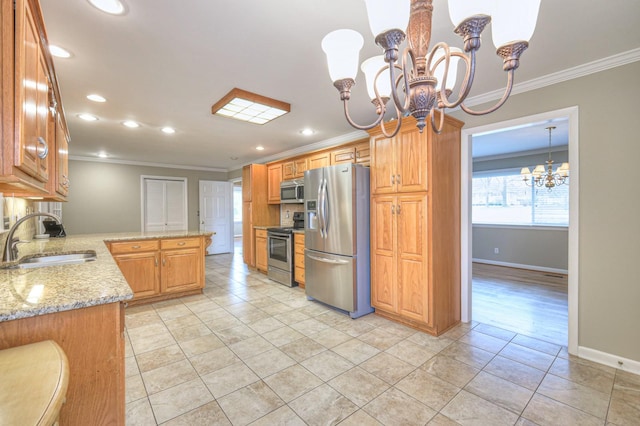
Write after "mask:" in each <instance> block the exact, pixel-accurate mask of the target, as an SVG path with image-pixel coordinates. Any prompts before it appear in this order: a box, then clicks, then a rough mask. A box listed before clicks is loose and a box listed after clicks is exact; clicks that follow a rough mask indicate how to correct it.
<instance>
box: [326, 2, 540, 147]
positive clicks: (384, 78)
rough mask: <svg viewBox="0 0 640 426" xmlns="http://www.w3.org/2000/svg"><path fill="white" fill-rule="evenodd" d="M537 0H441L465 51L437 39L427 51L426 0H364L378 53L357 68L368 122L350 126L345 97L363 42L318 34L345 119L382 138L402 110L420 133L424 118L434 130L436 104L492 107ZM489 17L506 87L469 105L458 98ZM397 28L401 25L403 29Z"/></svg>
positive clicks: (531, 24)
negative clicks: (390, 118) (390, 107)
mask: <svg viewBox="0 0 640 426" xmlns="http://www.w3.org/2000/svg"><path fill="white" fill-rule="evenodd" d="M540 1H541V0H518V1H515V0H473V1H470V0H448V3H449V15H450V17H451V20H452V21H453V25H454V26H455V29H454V32H455V33H456V34H458V35H460V36H461V37H462V38H463V40H464V52H466V54H465V53H463V52H462V50H460V49H457V48H450V47H449V46H448V45H447V44H446V43H442V42H441V43H437V44H435V46H434V47H433V49H431V51H429V43H430V41H431V19H432V13H433V5H432V0H365V2H366V7H367V15H368V18H369V26H370V27H371V32H372V33H373V35H374V36H375V42H376V44H377V45H378V46H380V47H382V49H383V50H384V55H381V56H374V57H372V58H369V59H367V60H366V61H364V62H363V64H362V67H361V69H362V72H363V73H364V74H365V79H366V85H367V91H368V94H369V97H370V98H371V102H372V103H373V104H374V106H375V108H376V113H377V115H378V117H377V118H376V119H375V121H374V122H373V123H371V124H369V125H364V126H362V125H358V124H356V123H355V122H354V121H353V120H352V119H351V116H350V115H349V107H348V101H349V99H350V97H351V88H352V87H353V85H354V84H355V77H356V74H357V73H358V61H359V58H358V56H359V52H360V49H361V48H362V46H363V44H364V40H363V38H362V36H361V35H360V34H359V33H358V32H356V31H353V30H346V29H342V30H336V31H333V32H331V33H329V34H327V35H326V36H325V37H324V39H323V40H322V49H323V50H324V52H325V53H326V55H327V62H328V65H329V74H330V76H331V79H332V80H333V85H334V86H335V87H336V88H337V89H338V91H339V92H340V100H342V101H343V103H344V112H345V116H346V118H347V121H348V122H349V124H351V125H352V126H353V127H355V128H356V129H361V130H368V129H371V128H373V127H375V126H377V125H380V126H381V129H382V132H383V133H384V135H385V136H386V137H393V136H395V135H396V134H397V133H398V130H399V129H400V125H401V123H402V117H403V115H409V114H411V115H413V116H414V117H415V118H416V120H417V126H418V128H419V129H420V131H421V132H422V129H423V128H424V126H425V125H426V120H427V119H428V118H429V119H430V121H431V126H432V127H433V130H434V131H435V132H437V133H440V131H442V127H443V124H444V114H440V120H439V122H438V123H436V118H435V115H434V111H436V110H438V111H440V112H442V113H444V109H445V108H456V107H458V106H459V107H460V108H462V110H464V111H465V112H467V113H469V114H473V115H483V114H488V113H490V112H493V111H495V110H497V109H498V108H500V106H502V105H503V104H504V103H505V101H506V100H507V98H508V97H509V94H510V93H511V89H512V88H513V74H514V72H515V70H516V69H517V68H518V65H519V64H520V55H521V54H522V52H523V51H524V50H525V49H526V48H527V47H528V46H529V42H528V41H529V39H530V38H531V36H532V35H533V31H534V29H535V26H536V21H537V19H538V10H539V8H540ZM492 17H493V21H492ZM489 22H493V27H492V33H493V42H494V44H495V45H496V47H497V49H498V50H497V52H496V53H497V54H498V56H500V57H501V58H502V60H503V66H502V69H503V70H504V71H506V72H507V86H506V88H505V91H504V94H503V96H502V98H501V99H500V100H499V101H498V102H497V103H496V104H495V105H494V106H493V107H491V108H489V109H486V110H483V111H474V110H472V109H470V108H469V107H467V106H466V105H464V103H463V102H464V100H465V99H466V97H467V96H468V94H469V91H470V90H471V86H472V85H473V79H474V74H475V67H476V51H477V50H478V49H479V48H480V34H481V33H482V31H483V30H484V28H485V26H486V25H487V24H489ZM403 29H406V33H405V30H403ZM405 38H406V39H407V47H406V48H405V49H404V51H403V53H402V57H401V58H400V57H399V52H398V50H399V48H400V44H402V42H403V41H404V40H405ZM399 59H401V60H399ZM460 60H461V61H462V62H464V64H465V69H466V72H465V75H464V80H463V81H462V84H461V85H460V89H459V92H458V95H457V99H454V100H450V99H449V97H450V96H451V94H452V92H453V88H454V87H455V85H456V79H457V68H458V62H459V61H460ZM402 93H403V94H404V96H402ZM391 98H393V104H394V107H395V109H396V114H397V117H398V120H397V123H396V127H395V130H394V131H393V132H392V133H388V132H387V130H386V129H385V126H384V122H383V118H384V115H385V112H386V105H387V102H388V101H389V100H390V99H391Z"/></svg>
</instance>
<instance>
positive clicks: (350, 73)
mask: <svg viewBox="0 0 640 426" xmlns="http://www.w3.org/2000/svg"><path fill="white" fill-rule="evenodd" d="M362 46H364V39H363V38H362V36H361V35H360V33H359V32H357V31H353V30H336V31H333V32H331V33H329V34H327V35H326V36H325V37H324V38H323V39H322V50H324V53H325V54H326V55H327V65H328V66H329V75H330V76H331V80H333V81H336V80H341V79H345V78H350V79H355V78H356V74H358V62H359V56H360V49H362Z"/></svg>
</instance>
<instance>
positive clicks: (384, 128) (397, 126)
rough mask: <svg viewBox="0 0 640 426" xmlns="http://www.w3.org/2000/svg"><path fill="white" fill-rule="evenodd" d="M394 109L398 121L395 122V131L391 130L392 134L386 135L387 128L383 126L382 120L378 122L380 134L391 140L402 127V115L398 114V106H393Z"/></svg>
mask: <svg viewBox="0 0 640 426" xmlns="http://www.w3.org/2000/svg"><path fill="white" fill-rule="evenodd" d="M394 106H395V108H396V115H397V116H398V119H397V120H396V127H395V129H393V132H392V133H387V127H386V125H385V124H384V120H383V121H381V122H380V130H382V134H383V135H384V136H385V137H386V138H392V137H394V136H395V135H397V134H398V132H399V131H400V127H401V126H402V114H401V113H400V110H399V109H398V106H397V105H395V104H394Z"/></svg>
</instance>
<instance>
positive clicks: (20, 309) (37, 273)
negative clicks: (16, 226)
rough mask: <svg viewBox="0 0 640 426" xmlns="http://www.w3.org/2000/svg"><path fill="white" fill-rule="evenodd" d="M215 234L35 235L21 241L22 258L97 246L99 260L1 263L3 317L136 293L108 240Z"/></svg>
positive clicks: (93, 303) (0, 312)
mask: <svg viewBox="0 0 640 426" xmlns="http://www.w3.org/2000/svg"><path fill="white" fill-rule="evenodd" d="M201 235H204V236H211V235H212V233H211V232H197V231H193V232H155V233H141V232H126V233H117V234H84V235H77V236H68V237H65V238H49V239H42V240H38V239H34V240H32V241H31V242H29V243H26V244H20V245H18V250H19V256H20V258H23V257H27V256H34V255H37V254H42V253H47V254H59V253H73V252H83V251H88V250H93V251H95V252H96V255H97V258H96V260H95V261H91V262H86V263H82V264H75V265H62V266H46V267H41V268H31V269H2V268H3V267H5V268H6V267H7V266H10V265H12V264H14V263H17V262H13V263H2V264H0V322H2V321H9V320H14V319H19V318H27V317H33V316H37V315H43V314H48V313H53V312H60V311H68V310H72V309H80V308H85V307H89V306H96V305H103V304H107V303H114V302H120V301H125V300H129V299H131V298H133V292H132V291H131V288H130V287H129V285H128V284H127V282H126V280H125V279H124V277H123V276H122V273H121V272H120V269H119V268H118V265H117V264H116V262H115V260H113V257H112V256H111V253H110V252H109V249H108V248H107V246H106V244H105V241H126V240H139V239H156V238H184V237H195V236H201Z"/></svg>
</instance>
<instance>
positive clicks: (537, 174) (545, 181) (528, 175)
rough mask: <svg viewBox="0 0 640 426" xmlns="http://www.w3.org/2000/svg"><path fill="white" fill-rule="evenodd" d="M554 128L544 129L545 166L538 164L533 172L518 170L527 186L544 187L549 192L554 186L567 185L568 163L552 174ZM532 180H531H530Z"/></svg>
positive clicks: (526, 168)
mask: <svg viewBox="0 0 640 426" xmlns="http://www.w3.org/2000/svg"><path fill="white" fill-rule="evenodd" d="M555 128H556V127H555V126H549V127H546V129H547V130H549V159H548V160H547V161H545V163H546V164H547V166H546V167H545V166H543V165H542V164H538V165H537V166H536V167H535V168H534V169H533V172H531V171H530V170H529V168H528V167H523V168H522V170H520V175H521V176H522V180H523V181H524V183H526V184H527V185H528V186H540V187H542V186H544V187H546V188H547V189H549V191H551V189H552V188H554V187H556V186H560V185H562V184H565V183H566V184H567V185H568V184H569V163H562V165H561V166H559V167H558V168H557V169H556V171H555V173H554V172H553V160H552V159H551V131H552V130H553V129H555ZM532 178H533V179H532Z"/></svg>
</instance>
